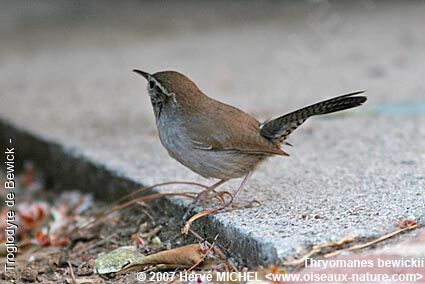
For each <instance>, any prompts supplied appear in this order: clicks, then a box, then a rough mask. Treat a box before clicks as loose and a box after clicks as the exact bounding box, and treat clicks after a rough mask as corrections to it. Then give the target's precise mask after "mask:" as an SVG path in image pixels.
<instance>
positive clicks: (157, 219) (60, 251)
mask: <svg viewBox="0 0 425 284" xmlns="http://www.w3.org/2000/svg"><path fill="white" fill-rule="evenodd" d="M1 177H2V179H4V174H2V175H1ZM2 184H3V185H4V182H2ZM14 191H15V193H16V204H15V207H14V208H15V209H16V210H15V212H16V215H17V218H16V222H17V225H18V230H17V233H16V240H15V241H16V245H17V246H18V247H19V252H18V254H17V258H16V265H15V269H14V270H13V271H9V272H4V271H3V272H1V273H0V281H1V282H4V283H10V282H13V283H22V282H40V283H108V282H110V281H112V282H114V283H131V282H138V281H137V278H136V272H128V273H122V274H119V273H106V274H105V275H102V276H99V274H98V273H96V271H95V259H96V258H97V257H99V256H102V255H106V254H107V253H109V252H111V251H113V250H115V249H117V248H120V247H127V248H128V247H130V248H132V249H135V250H137V251H138V252H139V253H142V254H143V255H153V254H155V253H156V252H159V251H167V250H168V251H170V250H171V249H173V248H177V247H181V246H183V245H185V244H187V242H188V241H190V240H194V239H196V238H193V237H192V238H187V237H185V236H183V235H182V234H181V233H180V230H179V228H177V227H176V228H175V230H170V226H171V227H172V226H176V224H173V223H170V220H169V218H165V217H163V216H161V215H160V213H158V212H155V211H154V210H152V209H151V208H150V206H149V204H148V203H145V202H143V201H138V202H130V204H128V203H125V199H123V201H124V203H122V204H124V205H123V206H117V205H116V204H108V205H107V204H103V203H101V202H98V201H95V200H93V198H92V196H91V195H90V194H82V193H80V192H78V191H64V192H53V191H51V190H48V189H46V188H45V185H44V180H43V177H42V173H39V172H37V169H36V168H35V167H34V166H33V165H32V164H31V163H28V164H27V165H26V169H25V171H24V172H22V173H20V174H19V175H18V178H17V187H16V188H15V190H14ZM6 192H7V191H6V190H5V189H4V188H3V190H1V193H2V195H5V194H6ZM4 198H5V196H3V199H4ZM132 200H133V201H134V200H137V198H134V197H133V199H132ZM114 206H115V207H114ZM7 210H8V209H7V208H6V207H5V206H4V207H3V208H2V211H1V214H2V217H5V214H6V212H7ZM5 226H6V224H5V223H2V227H3V228H2V231H1V232H0V238H1V243H2V249H1V254H2V256H5V255H6V253H7V250H6V246H5V241H6V234H5V231H4V229H5ZM164 228H167V230H164ZM170 231H171V232H172V231H175V232H176V233H175V234H170V233H169V232H170ZM200 241H202V240H200ZM196 243H197V242H195V244H196ZM207 248H208V246H207ZM216 249H217V252H218V248H216ZM214 254H215V250H214V251H212V254H210V255H214ZM190 257H192V256H189V258H190ZM213 258H214V259H215V260H214V261H213V262H212V263H211V262H210V263H209V266H208V270H209V271H211V270H216V271H229V270H236V269H237V268H236V267H235V266H234V265H233V264H232V263H231V262H229V260H227V259H225V257H224V255H223V254H222V253H218V255H216V256H214V257H213ZM202 260H204V259H202ZM5 262H6V258H4V257H2V263H1V265H2V266H3V265H4V264H5ZM201 262H202V263H203V264H202V266H203V268H201V269H199V268H200V266H199V264H201ZM201 262H199V264H197V265H196V266H194V267H193V268H192V270H193V269H196V270H201V271H202V269H204V268H206V267H205V266H204V263H205V261H201ZM183 268H184V267H183V266H182V267H179V265H174V266H173V265H172V266H167V267H166V268H165V269H166V270H168V271H179V269H180V270H181V269H183ZM186 268H187V267H186ZM156 269H157V268H155V267H154V266H153V265H146V266H143V267H142V268H141V269H139V270H149V271H155V270H156ZM158 269H163V268H160V267H159V268H158ZM138 283H140V282H138Z"/></svg>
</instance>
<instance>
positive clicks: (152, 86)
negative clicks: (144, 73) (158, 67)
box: [149, 81, 155, 89]
mask: <svg viewBox="0 0 425 284" xmlns="http://www.w3.org/2000/svg"><path fill="white" fill-rule="evenodd" d="M154 87H155V82H154V81H149V89H153V88H154Z"/></svg>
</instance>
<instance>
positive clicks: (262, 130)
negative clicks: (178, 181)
mask: <svg viewBox="0 0 425 284" xmlns="http://www.w3.org/2000/svg"><path fill="white" fill-rule="evenodd" d="M133 71H134V72H135V73H137V74H139V75H141V76H143V77H144V78H145V79H146V80H147V91H148V94H149V97H150V100H151V104H152V107H153V112H154V115H155V121H156V127H157V129H158V134H159V139H160V141H161V143H162V145H163V146H164V147H165V149H166V150H167V152H168V154H169V155H170V156H171V157H172V158H174V159H175V160H177V161H178V162H180V163H181V164H182V165H184V166H185V167H187V168H189V169H190V170H192V171H193V172H195V173H197V174H199V175H201V176H202V177H204V178H214V179H217V180H218V181H217V182H216V183H214V184H213V185H211V186H209V187H208V188H207V189H206V190H204V191H202V192H201V193H199V194H198V196H197V197H196V198H195V200H194V201H193V202H192V206H190V207H189V211H188V212H190V210H192V209H193V207H194V206H195V205H196V204H197V203H198V202H199V201H200V200H202V199H204V198H207V197H208V196H210V195H211V194H212V193H213V192H215V189H216V188H217V187H218V186H220V185H222V184H223V183H225V182H227V181H228V180H230V179H235V178H241V177H243V180H242V182H241V183H240V185H239V187H238V188H237V189H236V191H235V193H234V194H233V195H232V196H231V198H230V200H229V201H228V202H227V203H226V204H225V205H224V206H223V207H222V208H221V209H225V208H228V207H229V206H231V205H232V204H233V203H234V202H235V201H236V200H237V199H238V197H239V195H240V193H241V191H242V189H243V188H244V186H245V184H246V182H247V181H248V179H249V178H250V177H251V175H252V173H253V172H254V171H255V170H256V169H257V168H258V166H259V165H260V164H261V163H262V162H264V161H265V160H267V159H268V158H270V157H272V156H289V154H288V153H287V152H286V151H285V150H284V149H283V146H284V145H285V144H287V145H290V144H289V143H288V142H287V141H286V140H287V138H288V136H289V135H290V134H291V133H293V132H294V130H295V129H297V128H298V127H299V126H300V125H301V124H303V123H304V122H305V121H306V120H307V119H308V118H310V117H312V116H316V115H324V114H329V113H334V112H339V111H343V110H347V109H351V108H354V107H358V106H360V105H362V104H363V103H364V102H366V100H367V98H366V97H365V96H362V95H361V94H362V93H364V92H365V91H357V92H352V93H349V94H345V95H341V96H337V97H334V98H331V99H328V100H324V101H321V102H318V103H315V104H312V105H309V106H307V107H303V108H301V109H298V110H295V111H292V112H290V113H288V114H285V115H282V116H279V117H277V118H274V119H269V120H266V121H264V122H260V121H259V120H257V119H256V118H254V117H253V116H251V115H249V114H248V113H246V112H244V111H242V110H240V109H238V108H236V107H233V106H231V105H228V104H225V103H223V102H220V101H218V100H215V99H213V98H211V97H209V96H207V95H206V94H204V93H203V92H202V91H201V90H200V88H199V87H198V86H197V85H196V84H195V83H194V82H193V81H192V80H191V79H189V78H188V77H187V76H185V75H183V74H182V73H180V72H177V71H160V72H156V73H153V74H151V73H148V72H145V71H141V70H138V69H133ZM207 199H208V198H207ZM188 212H186V214H185V216H186V215H187V214H188Z"/></svg>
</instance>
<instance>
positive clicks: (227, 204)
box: [218, 171, 252, 211]
mask: <svg viewBox="0 0 425 284" xmlns="http://www.w3.org/2000/svg"><path fill="white" fill-rule="evenodd" d="M251 175H252V171H250V172H248V173H247V174H246V176H245V177H244V179H243V180H242V182H241V184H240V185H239V187H238V189H237V190H236V192H235V193H234V194H233V195H232V198H230V200H229V202H227V203H226V204H225V205H224V206H223V207H220V208H219V209H218V211H222V210H224V209H228V208H229V207H230V206H232V204H233V203H234V202H235V201H236V200H237V199H238V198H239V195H240V194H241V192H242V188H243V187H244V186H245V184H246V182H247V181H248V179H249V178H250V177H251Z"/></svg>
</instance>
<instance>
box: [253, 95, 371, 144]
mask: <svg viewBox="0 0 425 284" xmlns="http://www.w3.org/2000/svg"><path fill="white" fill-rule="evenodd" d="M362 93H364V91H361V92H355V93H350V94H346V95H342V96H339V97H335V98H332V99H329V100H326V101H322V102H320V103H316V104H313V105H310V106H308V107H305V108H302V109H299V110H296V111H294V112H291V113H288V114H285V115H283V116H281V117H278V118H275V119H273V120H270V121H266V122H264V123H263V124H261V126H260V133H261V135H263V136H264V137H266V138H269V139H273V140H275V139H277V140H279V141H285V139H286V138H287V137H288V136H289V134H291V133H292V132H293V131H294V130H295V129H297V128H298V126H300V125H301V124H303V123H304V121H306V119H307V118H309V117H310V116H314V115H321V114H327V113H332V112H337V111H341V110H345V109H350V108H353V107H357V106H360V105H362V104H363V103H364V102H365V101H366V100H367V98H366V97H365V96H356V95H358V94H362Z"/></svg>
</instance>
